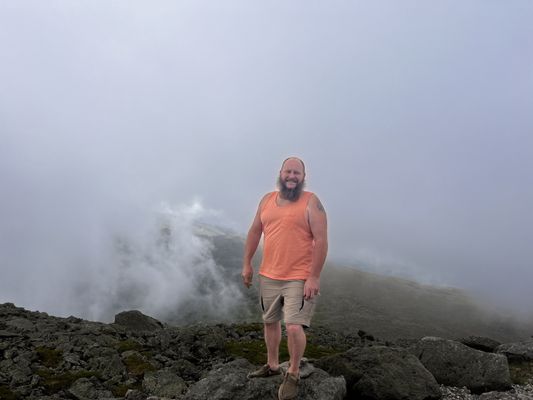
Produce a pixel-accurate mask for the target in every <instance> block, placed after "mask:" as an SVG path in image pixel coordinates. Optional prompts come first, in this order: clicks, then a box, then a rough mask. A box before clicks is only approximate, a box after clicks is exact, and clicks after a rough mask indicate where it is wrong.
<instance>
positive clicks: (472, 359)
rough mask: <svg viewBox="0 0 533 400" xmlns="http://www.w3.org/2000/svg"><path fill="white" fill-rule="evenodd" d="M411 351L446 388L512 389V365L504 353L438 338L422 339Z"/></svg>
mask: <svg viewBox="0 0 533 400" xmlns="http://www.w3.org/2000/svg"><path fill="white" fill-rule="evenodd" d="M412 351H413V353H414V354H415V355H416V356H417V357H418V358H419V359H420V361H421V362H422V364H424V366H425V367H426V368H427V369H428V370H429V371H430V372H431V373H432V374H433V376H434V377H435V379H437V382H439V383H441V384H443V385H448V386H457V387H462V386H466V387H467V388H468V389H470V390H471V391H472V392H473V393H483V392H489V391H493V390H508V389H510V388H511V378H510V375H509V364H508V363H507V359H506V358H505V357H504V356H503V355H501V354H493V353H485V352H482V351H480V350H475V349H472V348H470V347H468V346H466V345H464V344H462V343H459V342H456V341H453V340H446V339H442V338H437V337H425V338H423V339H422V340H420V341H419V342H418V343H417V344H416V345H415V346H414V347H413V348H412Z"/></svg>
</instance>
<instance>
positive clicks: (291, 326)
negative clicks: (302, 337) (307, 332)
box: [285, 324, 304, 335]
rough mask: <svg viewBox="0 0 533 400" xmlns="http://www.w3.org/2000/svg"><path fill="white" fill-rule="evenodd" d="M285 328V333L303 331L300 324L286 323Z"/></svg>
mask: <svg viewBox="0 0 533 400" xmlns="http://www.w3.org/2000/svg"><path fill="white" fill-rule="evenodd" d="M285 329H286V330H287V335H298V334H300V333H303V331H304V328H303V327H302V325H298V324H287V325H286V326H285Z"/></svg>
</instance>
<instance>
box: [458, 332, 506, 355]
mask: <svg viewBox="0 0 533 400" xmlns="http://www.w3.org/2000/svg"><path fill="white" fill-rule="evenodd" d="M457 341H458V342H461V343H462V344H465V345H467V346H468V347H471V348H473V349H476V350H481V351H485V352H487V353H493V352H494V350H495V349H496V347H498V346H499V345H501V343H500V342H498V341H497V340H494V339H491V338H488V337H483V336H468V337H465V338H461V339H458V340H457Z"/></svg>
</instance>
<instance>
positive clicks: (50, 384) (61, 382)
mask: <svg viewBox="0 0 533 400" xmlns="http://www.w3.org/2000/svg"><path fill="white" fill-rule="evenodd" d="M37 375H39V376H40V377H41V378H42V379H43V381H42V386H43V387H44V389H45V392H46V394H54V393H57V392H59V391H61V390H65V389H68V388H69V387H70V386H72V384H73V383H74V382H76V381H77V380H78V379H80V378H90V377H92V376H98V374H97V373H95V372H91V371H76V372H65V373H62V374H56V373H55V372H53V371H50V370H48V369H40V370H38V371H37Z"/></svg>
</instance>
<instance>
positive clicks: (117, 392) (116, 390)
mask: <svg viewBox="0 0 533 400" xmlns="http://www.w3.org/2000/svg"><path fill="white" fill-rule="evenodd" d="M129 389H132V390H142V384H141V383H140V382H137V383H134V384H132V385H117V386H113V387H111V388H110V390H111V393H113V396H115V397H125V396H126V392H127V391H128V390H129Z"/></svg>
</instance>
